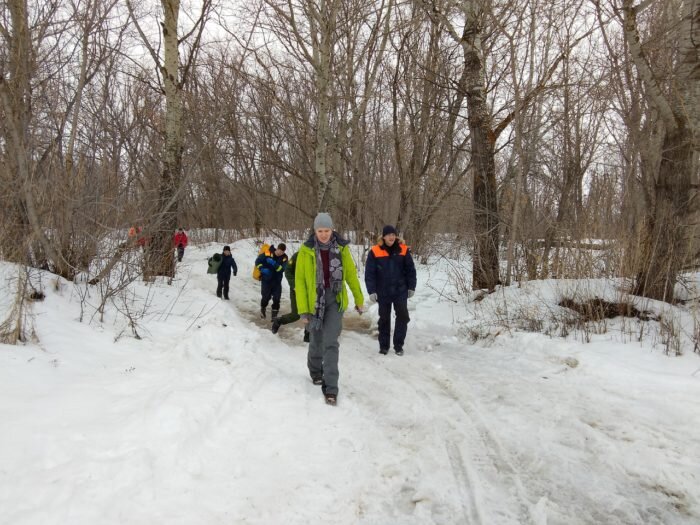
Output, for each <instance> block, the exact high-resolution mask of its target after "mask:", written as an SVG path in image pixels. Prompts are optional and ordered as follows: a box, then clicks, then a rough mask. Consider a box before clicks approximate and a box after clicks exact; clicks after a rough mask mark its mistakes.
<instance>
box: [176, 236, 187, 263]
mask: <svg viewBox="0 0 700 525" xmlns="http://www.w3.org/2000/svg"><path fill="white" fill-rule="evenodd" d="M173 244H174V245H175V247H176V248H177V262H182V256H183V255H185V248H186V247H187V234H186V233H185V231H184V230H183V229H182V228H180V229H178V230H177V232H176V233H175V235H173Z"/></svg>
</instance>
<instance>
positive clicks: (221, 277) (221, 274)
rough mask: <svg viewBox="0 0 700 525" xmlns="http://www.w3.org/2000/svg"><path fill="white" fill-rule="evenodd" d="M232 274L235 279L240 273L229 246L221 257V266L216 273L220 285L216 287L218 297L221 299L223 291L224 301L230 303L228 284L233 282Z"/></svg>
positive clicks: (225, 247)
mask: <svg viewBox="0 0 700 525" xmlns="http://www.w3.org/2000/svg"><path fill="white" fill-rule="evenodd" d="M231 273H233V275H234V277H235V276H236V274H237V273H238V266H236V261H235V260H234V259H233V255H231V248H230V247H229V246H224V251H223V253H222V255H221V264H220V265H219V270H218V271H217V272H216V279H217V281H218V284H217V286H216V296H217V297H221V292H222V291H223V294H224V299H226V300H227V301H228V284H229V281H230V280H231Z"/></svg>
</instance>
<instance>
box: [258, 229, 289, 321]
mask: <svg viewBox="0 0 700 525" xmlns="http://www.w3.org/2000/svg"><path fill="white" fill-rule="evenodd" d="M286 251H287V246H286V245H285V244H284V243H283V242H281V243H279V244H278V245H277V247H276V248H275V247H274V246H270V247H269V248H268V250H267V251H265V252H263V253H261V254H260V255H258V258H257V259H255V266H257V267H258V268H259V269H260V295H261V298H260V316H261V317H262V318H263V319H265V318H266V317H267V305H268V304H269V303H270V299H272V320H273V321H274V320H275V319H277V314H279V311H280V300H281V299H282V278H283V277H284V270H285V268H287V261H288V260H289V259H288V257H287V255H286V253H285V252H286Z"/></svg>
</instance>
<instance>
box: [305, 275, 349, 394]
mask: <svg viewBox="0 0 700 525" xmlns="http://www.w3.org/2000/svg"><path fill="white" fill-rule="evenodd" d="M325 293H326V309H325V311H324V314H323V326H322V327H321V329H320V330H309V332H310V334H311V341H310V342H309V351H308V354H307V357H306V364H307V366H308V367H309V374H311V377H312V378H315V377H321V378H323V385H322V387H321V388H322V390H323V393H324V394H338V378H339V377H340V373H339V372H338V354H339V350H340V343H339V342H338V338H339V337H340V332H341V331H342V330H343V312H341V311H340V306H339V305H338V303H337V302H336V294H335V293H333V291H332V290H331V289H330V288H327V289H326V292H325Z"/></svg>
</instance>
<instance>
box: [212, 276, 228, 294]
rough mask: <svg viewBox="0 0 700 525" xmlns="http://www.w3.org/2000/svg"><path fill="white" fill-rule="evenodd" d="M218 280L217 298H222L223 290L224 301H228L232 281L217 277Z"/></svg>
mask: <svg viewBox="0 0 700 525" xmlns="http://www.w3.org/2000/svg"><path fill="white" fill-rule="evenodd" d="M216 280H217V281H218V284H217V286H216V296H217V297H221V291H222V290H223V292H224V299H228V284H229V282H230V281H231V278H228V279H224V278H223V277H219V276H217V277H216Z"/></svg>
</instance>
